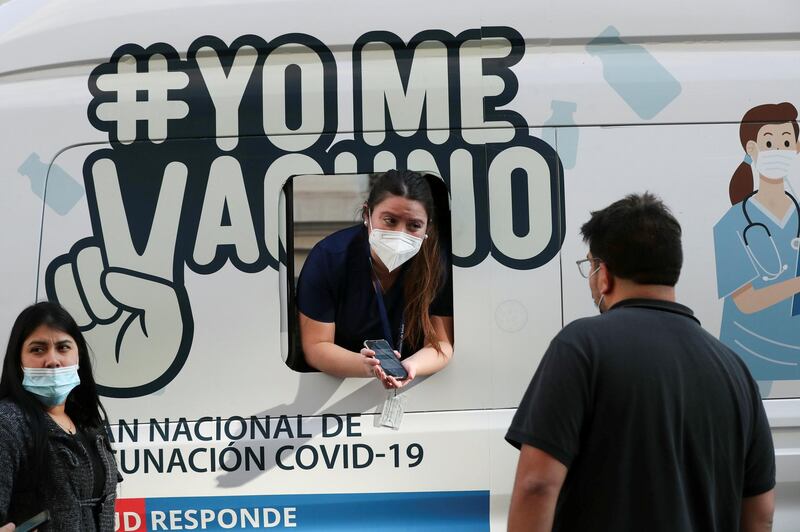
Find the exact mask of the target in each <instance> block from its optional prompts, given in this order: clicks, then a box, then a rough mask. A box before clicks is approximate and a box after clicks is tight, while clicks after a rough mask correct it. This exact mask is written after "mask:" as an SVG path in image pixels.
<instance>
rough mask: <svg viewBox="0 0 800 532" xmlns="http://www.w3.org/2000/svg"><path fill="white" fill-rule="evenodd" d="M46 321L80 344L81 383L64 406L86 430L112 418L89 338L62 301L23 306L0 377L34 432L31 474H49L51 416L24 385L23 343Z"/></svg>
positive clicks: (1, 393) (0, 392) (4, 394)
mask: <svg viewBox="0 0 800 532" xmlns="http://www.w3.org/2000/svg"><path fill="white" fill-rule="evenodd" d="M41 325H46V326H48V327H50V328H52V329H55V330H57V331H61V332H64V333H66V334H68V335H70V336H71V337H72V339H73V340H75V345H76V346H77V348H78V365H79V366H80V367H79V369H78V376H79V377H80V379H81V383H80V384H79V385H78V386H76V387H75V388H74V389H73V390H72V392H71V393H70V394H69V396H68V397H67V401H66V404H65V405H64V409H65V411H66V413H67V415H68V416H69V417H70V418H71V419H72V421H73V423H75V425H76V426H78V427H80V428H81V429H83V430H92V431H94V430H99V429H104V428H105V426H106V422H107V419H108V415H107V414H106V411H105V408H103V405H102V403H100V398H99V397H98V395H97V386H96V385H95V382H94V376H93V375H92V362H91V360H90V357H89V350H88V348H87V346H86V340H85V339H84V338H83V334H81V331H80V329H79V328H78V324H77V323H75V320H74V319H72V316H70V315H69V313H68V312H67V311H66V310H65V309H64V307H62V306H61V305H59V304H58V303H52V302H49V301H43V302H41V303H36V304H35V305H31V306H30V307H28V308H26V309H25V310H23V311H22V312H21V313H20V314H19V316H17V320H16V321H15V322H14V326H13V327H12V328H11V335H10V336H9V339H8V347H6V358H5V360H4V361H3V375H2V377H0V400H3V399H8V400H11V401H13V402H14V403H16V404H17V405H18V406H19V407H20V408H21V409H22V411H23V413H24V414H25V417H26V419H27V421H28V424H29V426H30V429H31V433H32V434H33V440H32V441H31V451H32V452H31V462H30V466H31V469H32V471H33V472H34V474H33V476H30V477H29V478H32V479H37V478H46V475H43V474H42V473H44V472H45V470H46V463H47V462H46V459H45V457H46V450H47V432H48V430H47V420H46V418H45V415H46V414H45V411H44V408H43V407H42V404H41V403H40V402H39V401H38V400H37V399H36V397H35V396H34V395H33V394H31V393H30V392H28V391H27V390H25V388H23V387H22V378H23V373H22V360H21V356H22V347H23V344H24V343H25V340H27V339H28V337H29V336H30V335H31V334H32V333H33V331H34V330H36V328H37V327H39V326H41Z"/></svg>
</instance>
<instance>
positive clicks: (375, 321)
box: [297, 170, 453, 388]
mask: <svg viewBox="0 0 800 532" xmlns="http://www.w3.org/2000/svg"><path fill="white" fill-rule="evenodd" d="M434 179H437V178H435V177H433V176H425V175H422V174H419V173H417V172H411V171H407V170H390V171H388V172H385V173H383V174H379V175H378V176H377V177H376V178H375V180H374V182H373V184H372V186H371V188H370V193H369V197H368V199H367V202H366V203H365V204H364V206H363V209H362V218H363V224H358V225H356V226H354V227H350V228H347V229H343V230H341V231H338V232H336V233H334V234H332V235H330V236H328V237H326V238H325V239H323V240H322V241H321V242H319V243H318V244H317V245H316V246H315V247H314V249H312V251H311V253H310V254H309V256H308V258H307V259H306V262H305V264H304V265H303V271H302V272H301V274H300V278H299V280H298V286H297V307H298V309H299V318H300V340H301V344H302V347H303V352H304V354H305V357H306V361H307V362H308V364H309V365H311V366H312V367H314V368H316V369H318V370H320V371H323V372H325V373H328V374H331V375H336V376H339V377H376V378H378V379H379V380H381V382H382V383H383V384H384V386H386V387H387V388H401V387H403V386H405V385H406V384H408V383H409V382H411V381H412V380H413V379H414V377H416V376H422V375H431V374H433V373H436V372H437V371H439V370H440V369H442V368H443V367H444V366H446V365H447V363H448V362H449V361H450V358H451V357H452V354H453V298H452V283H451V281H450V275H449V266H448V265H447V262H446V259H445V256H446V255H447V252H446V251H445V252H443V250H442V247H441V246H440V241H439V236H440V231H439V228H440V227H441V225H442V222H444V220H441V221H439V220H438V219H437V208H436V202H435V201H434V195H433V193H432V190H431V184H432V183H435V181H433V180H434ZM444 204H445V205H446V203H444ZM445 208H446V207H445ZM439 210H442V209H441V208H440V209H439ZM375 339H385V340H387V341H388V342H389V344H391V346H392V347H393V348H394V349H395V350H396V354H397V355H398V356H400V357H401V363H402V365H403V367H404V368H405V369H406V371H407V373H408V377H407V378H405V379H402V380H401V379H397V378H394V377H392V376H389V375H387V374H386V373H385V372H384V371H383V370H382V368H381V365H380V362H379V361H378V360H377V359H376V358H375V353H374V352H373V351H372V350H370V349H366V348H365V347H364V341H365V340H375Z"/></svg>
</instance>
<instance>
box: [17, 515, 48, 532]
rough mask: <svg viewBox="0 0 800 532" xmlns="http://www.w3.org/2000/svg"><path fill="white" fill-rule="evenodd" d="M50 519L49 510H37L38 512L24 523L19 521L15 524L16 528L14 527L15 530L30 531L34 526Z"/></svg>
mask: <svg viewBox="0 0 800 532" xmlns="http://www.w3.org/2000/svg"><path fill="white" fill-rule="evenodd" d="M49 520H50V512H48V511H47V510H45V511H43V512H39V513H38V514H36V515H34V516H33V517H31V518H30V519H28V520H27V521H25V522H24V523H20V524H18V525H17V528H15V529H14V531H15V532H30V531H31V530H35V529H36V527H38V526H41V525H43V524H45V523H46V522H48V521H49Z"/></svg>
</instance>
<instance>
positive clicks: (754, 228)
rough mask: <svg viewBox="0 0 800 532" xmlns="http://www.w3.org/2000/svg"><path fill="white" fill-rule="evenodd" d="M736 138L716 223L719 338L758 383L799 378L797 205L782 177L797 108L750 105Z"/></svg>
mask: <svg viewBox="0 0 800 532" xmlns="http://www.w3.org/2000/svg"><path fill="white" fill-rule="evenodd" d="M739 137H740V139H741V142H742V147H743V148H744V151H745V157H744V162H742V163H741V164H740V165H739V167H738V169H737V170H736V172H735V173H734V175H733V177H732V178H731V182H730V187H729V192H730V199H731V204H732V207H731V208H730V209H729V210H728V212H727V213H725V215H724V216H723V217H722V219H720V221H719V222H717V224H716V225H715V226H714V248H715V255H716V263H717V290H718V294H719V297H720V298H724V299H725V303H724V307H723V311H722V326H721V330H720V340H722V341H723V342H724V343H725V344H727V345H728V346H729V347H730V348H732V349H733V350H734V351H736V352H737V353H738V354H739V356H740V357H742V359H743V360H744V361H745V362H746V363H747V365H748V367H749V368H750V371H751V373H752V374H753V377H754V378H755V379H756V380H758V381H760V382H761V383H768V381H775V380H797V379H800V296H798V295H797V294H798V293H800V276H798V273H800V272H798V248H800V206H798V200H797V198H795V196H794V193H793V191H792V190H791V186H787V181H786V177H787V175H788V173H789V170H790V168H791V166H792V165H793V164H794V161H795V158H796V157H797V152H798V124H797V109H796V108H795V107H794V106H793V105H792V104H790V103H788V102H784V103H780V104H766V105H759V106H757V107H754V108H752V109H750V110H749V111H748V112H747V113H746V114H745V115H744V117H743V118H742V122H741V125H740V128H739ZM756 184H757V186H758V189H757V190H756V191H755V192H754V185H756ZM768 387H769V386H768V385H767V386H766V387H765V386H762V394H764V393H765V389H768Z"/></svg>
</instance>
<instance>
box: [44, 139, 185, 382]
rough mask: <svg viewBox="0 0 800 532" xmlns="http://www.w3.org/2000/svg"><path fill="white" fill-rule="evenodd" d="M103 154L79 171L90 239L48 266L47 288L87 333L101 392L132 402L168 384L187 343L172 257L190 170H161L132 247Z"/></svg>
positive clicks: (110, 164) (117, 187)
mask: <svg viewBox="0 0 800 532" xmlns="http://www.w3.org/2000/svg"><path fill="white" fill-rule="evenodd" d="M107 153H108V152H103V151H99V152H95V153H94V154H93V155H92V156H90V157H89V159H87V161H86V163H85V167H84V178H85V183H86V192H87V200H88V202H89V213H90V218H91V223H92V227H93V232H94V236H91V237H88V238H84V239H82V240H80V241H78V242H76V243H75V244H74V245H73V246H72V248H71V250H70V251H69V253H67V254H65V255H62V256H60V257H58V258H56V259H55V260H54V261H52V262H51V263H50V265H49V266H48V268H47V272H46V277H45V283H46V288H47V295H48V297H49V299H51V300H55V301H58V302H59V303H61V304H62V305H64V307H66V308H67V309H68V310H69V311H70V312H71V313H72V315H73V316H74V317H75V320H76V321H77V322H78V325H79V326H80V328H81V330H82V331H83V332H84V334H85V336H86V339H87V342H88V343H89V346H90V348H91V349H92V351H93V354H94V364H95V375H96V378H97V384H98V390H99V391H100V392H101V393H102V394H103V395H106V396H110V397H135V396H140V395H146V394H148V393H152V392H154V391H157V390H158V389H160V388H162V387H164V386H165V385H166V384H168V383H169V382H170V381H171V380H172V379H173V378H174V377H175V376H176V375H177V374H178V372H179V371H180V369H181V367H182V366H183V364H184V362H185V361H186V357H187V355H188V353H189V348H190V346H191V341H192V332H193V320H192V314H191V309H190V305H189V298H188V296H187V293H186V289H185V287H184V286H183V283H182V279H181V277H182V273H181V268H182V266H183V261H182V260H181V259H180V258H179V257H177V254H176V243H177V236H178V227H179V217H180V212H181V209H180V205H181V203H182V201H183V195H184V192H185V189H186V181H187V168H186V166H185V165H184V164H183V163H180V162H172V163H170V164H168V165H167V166H166V168H165V169H164V173H163V176H162V178H161V179H160V181H161V184H160V190H159V192H158V197H157V202H156V205H155V209H154V211H153V217H152V225H151V227H150V231H149V235H148V237H147V240H146V244H145V245H144V249H142V250H137V247H136V246H135V244H134V239H133V237H132V233H131V228H130V224H129V220H128V218H127V216H126V206H125V203H124V202H123V194H122V190H121V183H120V177H119V174H118V172H117V167H116V164H115V162H114V161H113V160H112V159H110V158H108V157H106V154H107ZM150 178H151V179H152V176H150ZM176 277H177V278H176Z"/></svg>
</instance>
